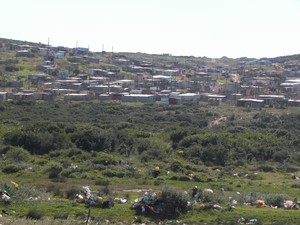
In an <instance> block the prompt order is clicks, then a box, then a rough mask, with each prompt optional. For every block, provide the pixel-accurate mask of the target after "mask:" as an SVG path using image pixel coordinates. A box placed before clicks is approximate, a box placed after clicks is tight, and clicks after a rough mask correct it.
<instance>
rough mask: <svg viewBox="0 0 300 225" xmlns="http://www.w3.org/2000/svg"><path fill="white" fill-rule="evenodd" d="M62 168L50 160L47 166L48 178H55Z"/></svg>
mask: <svg viewBox="0 0 300 225" xmlns="http://www.w3.org/2000/svg"><path fill="white" fill-rule="evenodd" d="M62 170H63V167H62V165H61V164H60V163H57V162H52V163H50V165H49V166H48V172H49V178H50V179H53V178H57V177H58V176H59V174H60V172H61V171H62Z"/></svg>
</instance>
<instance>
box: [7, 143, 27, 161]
mask: <svg viewBox="0 0 300 225" xmlns="http://www.w3.org/2000/svg"><path fill="white" fill-rule="evenodd" d="M6 156H7V158H8V159H11V160H13V161H14V162H17V163H19V162H27V161H28V160H29V159H30V154H29V152H28V151H27V150H25V149H23V148H21V147H11V148H10V149H9V150H8V152H7V153H6Z"/></svg>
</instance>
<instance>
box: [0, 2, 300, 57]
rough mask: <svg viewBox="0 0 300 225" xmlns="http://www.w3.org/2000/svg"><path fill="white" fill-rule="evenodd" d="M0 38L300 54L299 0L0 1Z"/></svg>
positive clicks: (180, 51) (96, 47) (149, 49)
mask: <svg viewBox="0 0 300 225" xmlns="http://www.w3.org/2000/svg"><path fill="white" fill-rule="evenodd" d="M0 3H1V12H0V37H2V38H11V39H17V40H24V41H33V42H42V43H47V42H48V37H49V38H50V44H51V45H53V46H67V47H76V43H78V47H89V48H90V50H92V51H102V48H103V45H104V50H105V51H112V46H113V50H114V52H145V53H155V54H162V53H170V54H172V55H186V56H191V55H193V56H207V57H212V58H220V57H222V56H227V57H232V58H238V57H244V56H246V57H255V58H260V57H274V56H282V55H292V54H300V43H299V42H300V0H0Z"/></svg>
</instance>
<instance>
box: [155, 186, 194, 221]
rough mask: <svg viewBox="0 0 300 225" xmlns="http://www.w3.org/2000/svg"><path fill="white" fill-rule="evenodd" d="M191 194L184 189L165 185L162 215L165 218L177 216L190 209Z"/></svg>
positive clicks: (162, 198)
mask: <svg viewBox="0 0 300 225" xmlns="http://www.w3.org/2000/svg"><path fill="white" fill-rule="evenodd" d="M189 199H190V197H189V195H188V194H187V193H185V192H182V191H177V190H175V189H172V188H169V187H165V188H163V189H162V193H161V199H160V200H161V202H163V204H164V208H163V211H162V213H161V216H162V217H164V218H176V217H177V216H179V215H180V214H182V213H186V212H187V210H188V200H189Z"/></svg>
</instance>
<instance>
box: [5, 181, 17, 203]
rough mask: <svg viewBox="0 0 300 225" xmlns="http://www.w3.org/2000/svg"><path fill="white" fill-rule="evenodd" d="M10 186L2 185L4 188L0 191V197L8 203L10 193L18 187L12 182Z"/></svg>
mask: <svg viewBox="0 0 300 225" xmlns="http://www.w3.org/2000/svg"><path fill="white" fill-rule="evenodd" d="M10 183H11V185H8V184H6V183H5V184H4V187H3V188H1V189H0V197H1V199H2V200H3V201H4V202H9V201H10V199H11V197H10V195H11V193H12V191H13V190H14V189H18V187H19V185H18V184H17V183H16V182H14V181H10Z"/></svg>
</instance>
